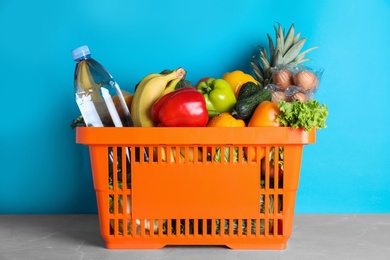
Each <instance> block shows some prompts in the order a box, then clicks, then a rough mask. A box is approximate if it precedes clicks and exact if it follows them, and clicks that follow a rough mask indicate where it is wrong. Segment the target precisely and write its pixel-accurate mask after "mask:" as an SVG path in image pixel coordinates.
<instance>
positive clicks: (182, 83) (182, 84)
mask: <svg viewBox="0 0 390 260" xmlns="http://www.w3.org/2000/svg"><path fill="white" fill-rule="evenodd" d="M192 87H193V86H192V84H191V82H190V81H189V80H186V79H182V80H180V81H179V82H177V84H176V86H175V90H176V89H179V88H192Z"/></svg>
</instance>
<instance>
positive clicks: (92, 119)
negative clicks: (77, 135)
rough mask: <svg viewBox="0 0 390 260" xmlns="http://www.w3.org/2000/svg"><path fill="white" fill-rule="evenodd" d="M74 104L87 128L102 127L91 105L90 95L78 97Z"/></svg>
mask: <svg viewBox="0 0 390 260" xmlns="http://www.w3.org/2000/svg"><path fill="white" fill-rule="evenodd" d="M76 102H77V105H78V106H79V109H80V112H81V114H82V115H83V118H84V121H85V124H86V125H87V126H95V127H99V126H100V127H102V126H103V123H102V121H101V120H100V116H99V114H98V112H97V111H96V107H95V105H94V104H93V102H92V100H91V96H90V95H87V96H83V97H82V98H80V97H78V98H76Z"/></svg>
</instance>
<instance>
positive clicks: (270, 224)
mask: <svg viewBox="0 0 390 260" xmlns="http://www.w3.org/2000/svg"><path fill="white" fill-rule="evenodd" d="M274 223H275V221H274V220H273V219H269V220H268V235H273V234H274Z"/></svg>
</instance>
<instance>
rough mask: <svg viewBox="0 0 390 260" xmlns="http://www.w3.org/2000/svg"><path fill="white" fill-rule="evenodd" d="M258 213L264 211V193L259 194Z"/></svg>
mask: <svg viewBox="0 0 390 260" xmlns="http://www.w3.org/2000/svg"><path fill="white" fill-rule="evenodd" d="M260 213H261V214H264V213H265V195H264V194H260Z"/></svg>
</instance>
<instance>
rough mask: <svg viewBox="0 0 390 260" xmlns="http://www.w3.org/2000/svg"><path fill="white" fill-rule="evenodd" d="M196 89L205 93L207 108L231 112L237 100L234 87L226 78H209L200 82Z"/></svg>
mask: <svg viewBox="0 0 390 260" xmlns="http://www.w3.org/2000/svg"><path fill="white" fill-rule="evenodd" d="M196 89H197V90H198V91H200V92H201V93H202V94H203V96H204V99H205V101H206V107H207V110H215V111H218V112H220V113H223V112H231V111H232V109H233V107H234V105H235V104H236V102H237V99H236V96H235V94H234V92H233V89H232V87H231V86H230V84H229V83H228V82H227V81H226V80H224V79H215V78H209V79H207V80H205V81H202V82H200V83H199V84H198V85H197V86H196Z"/></svg>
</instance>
